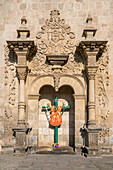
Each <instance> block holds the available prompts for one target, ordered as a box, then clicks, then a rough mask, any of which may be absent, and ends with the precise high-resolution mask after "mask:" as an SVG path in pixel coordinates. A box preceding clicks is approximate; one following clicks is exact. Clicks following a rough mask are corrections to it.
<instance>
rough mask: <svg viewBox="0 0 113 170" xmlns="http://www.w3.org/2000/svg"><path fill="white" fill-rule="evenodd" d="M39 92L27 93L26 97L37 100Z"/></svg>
mask: <svg viewBox="0 0 113 170" xmlns="http://www.w3.org/2000/svg"><path fill="white" fill-rule="evenodd" d="M39 98H40V94H29V95H28V99H29V100H39Z"/></svg>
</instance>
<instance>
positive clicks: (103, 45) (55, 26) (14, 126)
mask: <svg viewBox="0 0 113 170" xmlns="http://www.w3.org/2000/svg"><path fill="white" fill-rule="evenodd" d="M8 3H9V4H10V2H8ZM15 4H17V6H18V7H19V10H18V14H19V15H17V14H16V19H15V17H12V19H11V18H10V19H8V18H9V16H5V17H6V18H5V20H6V23H7V24H6V25H5V26H4V24H2V25H1V26H0V35H2V34H3V35H5V37H4V39H3V41H2V43H1V44H3V45H4V46H3V45H1V47H2V50H1V56H2V58H3V59H2V60H3V61H1V63H2V64H3V63H4V64H3V68H4V69H3V68H2V64H0V69H1V70H2V71H1V73H0V75H2V76H1V86H0V87H1V89H2V91H1V96H0V97H1V100H0V107H1V113H0V125H1V129H2V130H1V131H0V146H1V147H0V151H1V152H3V151H4V148H5V146H7V148H8V146H9V147H12V149H13V150H14V151H15V152H23V151H25V150H26V148H27V149H28V148H29V147H32V148H33V147H36V148H40V147H41V146H48V147H51V146H52V145H53V143H54V129H53V128H52V127H51V126H50V125H49V122H48V117H47V114H49V113H46V112H44V111H43V110H42V106H44V105H50V106H51V105H53V104H54V101H53V99H54V97H55V96H58V98H59V101H58V104H59V105H61V106H62V105H65V106H67V105H70V106H71V109H70V111H65V112H64V114H63V124H62V125H61V127H59V144H60V145H61V146H70V147H73V148H75V152H77V151H78V150H79V149H80V148H81V146H83V145H84V146H86V147H88V149H89V153H90V154H94V150H96V151H97V153H98V150H99V149H100V151H101V152H105V151H106V152H107V149H106V148H108V149H109V148H110V149H112V144H113V139H112V135H113V130H112V119H113V118H112V117H113V116H112V115H113V111H112V110H113V106H112V102H113V101H112V100H113V96H112V88H113V85H112V79H113V71H112V64H113V62H112V49H113V48H112V46H113V40H112V38H113V34H112V31H111V28H112V24H111V23H112V22H111V20H110V18H112V13H111V12H110V9H109V8H110V7H109V6H112V3H111V1H110V0H108V3H107V4H106V3H105V2H104V1H100V2H97V1H95V2H94V1H93V0H91V1H90V2H87V1H86V0H84V1H83V2H82V1H80V2H79V1H72V2H64V3H63V2H62V3H61V2H59V1H58V2H57V1H55V2H53V1H50V2H36V3H35V2H29V3H28V2H26V6H27V8H28V9H27V8H26V9H23V11H24V12H22V11H21V10H22V9H21V6H20V4H21V2H20V1H18V2H15ZM15 4H13V5H12V4H10V6H11V7H12V8H11V9H13V8H14V6H15ZM36 4H37V6H38V10H37V9H36V8H34V6H35V5H36ZM21 5H22V4H21ZM3 6H5V7H7V5H6V4H5V2H4V3H3ZM84 6H85V8H86V9H84ZM92 6H94V8H95V9H94V10H92V9H91V7H92ZM24 7H25V6H24ZM98 9H99V10H101V15H102V16H100V11H98ZM2 11H3V10H2ZM28 11H29V14H28ZM10 12H11V11H10ZM10 12H9V15H10ZM23 13H24V15H25V16H26V17H23ZM49 14H50V15H49ZM89 14H90V15H89ZM29 15H30V16H29ZM103 16H104V18H102V17H103ZM20 17H22V19H21V26H20V27H19V26H18V25H19V24H18V23H19V20H20ZM108 17H109V19H108ZM16 22H17V23H16ZM1 23H2V22H1ZM3 23H4V22H3ZM14 23H15V26H14V27H13V26H12V25H14ZM17 24H18V25H17ZM18 27H19V29H18ZM98 28H99V29H98ZM109 28H110V29H109ZM15 30H17V37H16V34H15ZM9 33H10V34H9ZM3 35H2V38H3ZM3 50H4V52H3V53H2V51H3ZM2 72H3V74H2ZM2 82H3V83H2ZM2 86H3V88H4V89H5V90H4V89H3V88H2ZM78 148H79V149H78ZM103 148H104V149H103ZM100 151H99V152H100Z"/></svg>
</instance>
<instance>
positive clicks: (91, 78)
mask: <svg viewBox="0 0 113 170" xmlns="http://www.w3.org/2000/svg"><path fill="white" fill-rule="evenodd" d="M96 71H97V66H89V67H87V75H88V85H89V89H88V98H89V102H88V127H89V126H90V127H91V126H94V125H95V124H96V122H95V75H96Z"/></svg>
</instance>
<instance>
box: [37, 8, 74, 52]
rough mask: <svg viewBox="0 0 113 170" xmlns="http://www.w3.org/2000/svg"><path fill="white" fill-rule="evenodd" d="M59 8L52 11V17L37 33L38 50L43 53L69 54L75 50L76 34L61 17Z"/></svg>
mask: <svg viewBox="0 0 113 170" xmlns="http://www.w3.org/2000/svg"><path fill="white" fill-rule="evenodd" d="M59 15H60V13H59V11H58V10H54V11H51V13H50V19H47V20H46V22H45V25H44V26H43V27H41V32H38V33H37V36H36V37H37V47H38V51H39V52H40V53H43V54H46V55H48V54H54V55H55V54H56V55H61V54H63V55H68V54H70V53H72V52H73V50H74V47H75V45H74V40H75V35H74V33H73V32H71V28H70V27H69V26H68V25H66V24H65V20H64V19H60V17H59Z"/></svg>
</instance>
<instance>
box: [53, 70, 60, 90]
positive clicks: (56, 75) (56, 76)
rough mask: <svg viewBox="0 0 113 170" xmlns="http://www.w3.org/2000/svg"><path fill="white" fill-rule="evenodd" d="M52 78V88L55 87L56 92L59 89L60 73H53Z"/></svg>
mask: <svg viewBox="0 0 113 170" xmlns="http://www.w3.org/2000/svg"><path fill="white" fill-rule="evenodd" d="M53 76H54V87H55V91H58V89H59V83H60V72H56V71H55V72H54V74H53Z"/></svg>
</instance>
